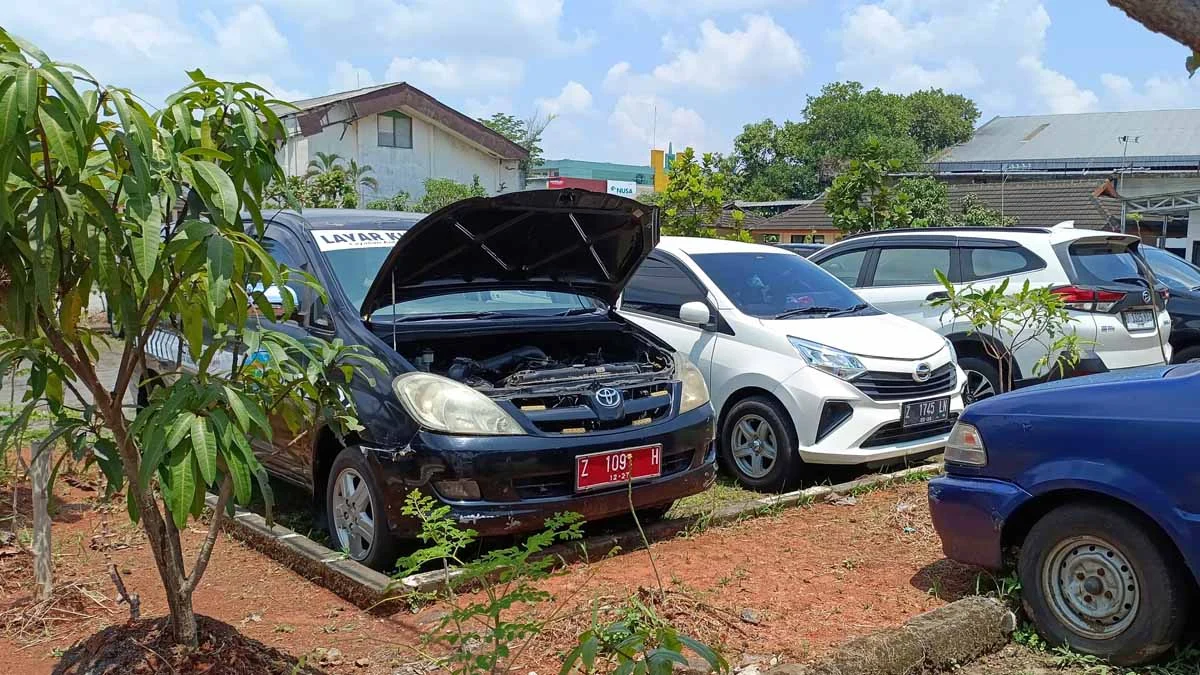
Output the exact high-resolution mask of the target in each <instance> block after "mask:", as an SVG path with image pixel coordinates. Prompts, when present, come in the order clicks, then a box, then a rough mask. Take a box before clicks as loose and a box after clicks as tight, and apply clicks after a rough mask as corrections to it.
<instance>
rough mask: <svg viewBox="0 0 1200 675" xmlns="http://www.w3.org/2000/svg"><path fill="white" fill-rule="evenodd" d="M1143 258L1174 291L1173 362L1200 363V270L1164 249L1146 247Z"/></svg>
mask: <svg viewBox="0 0 1200 675" xmlns="http://www.w3.org/2000/svg"><path fill="white" fill-rule="evenodd" d="M1140 250H1141V252H1142V257H1143V258H1145V260H1146V263H1147V264H1148V265H1149V266H1150V271H1152V272H1154V276H1155V278H1156V279H1157V281H1158V282H1159V283H1160V284H1163V285H1165V286H1166V287H1167V288H1168V289H1170V292H1171V299H1170V300H1169V301H1168V302H1167V313H1168V314H1170V315H1171V349H1172V355H1171V363H1189V362H1193V361H1200V268H1197V267H1196V266H1195V265H1193V264H1191V263H1189V262H1188V261H1186V260H1184V259H1183V258H1180V257H1179V256H1177V255H1175V254H1174V253H1168V252H1167V251H1164V250H1162V249H1161V248H1155V247H1153V246H1145V245H1143V246H1142V247H1141V248H1140Z"/></svg>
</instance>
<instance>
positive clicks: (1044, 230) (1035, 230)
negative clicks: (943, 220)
mask: <svg viewBox="0 0 1200 675" xmlns="http://www.w3.org/2000/svg"><path fill="white" fill-rule="evenodd" d="M1064 222H1066V223H1071V224H1072V226H1073V224H1074V222H1075V221H1073V220H1069V221H1064ZM1055 227H1070V226H1068V225H1065V224H1064V223H1059V224H1058V225H1055ZM1050 230H1051V228H1049V227H1020V226H1013V227H987V226H983V225H978V226H974V227H971V226H960V227H895V228H891V229H888V230H868V231H867V232H858V233H855V234H851V235H847V236H845V237H842V238H841V239H839V240H838V241H846V240H848V239H857V238H859V237H866V236H875V235H880V234H920V233H922V232H935V233H937V232H1024V233H1027V234H1050Z"/></svg>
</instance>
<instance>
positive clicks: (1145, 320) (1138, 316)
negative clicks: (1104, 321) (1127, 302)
mask: <svg viewBox="0 0 1200 675" xmlns="http://www.w3.org/2000/svg"><path fill="white" fill-rule="evenodd" d="M1121 316H1122V317H1123V318H1124V319H1125V327H1126V328H1128V329H1129V330H1154V312H1152V311H1150V310H1148V309H1134V310H1130V311H1128V312H1125V313H1123V314H1122V315H1121Z"/></svg>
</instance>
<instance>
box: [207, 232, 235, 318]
mask: <svg viewBox="0 0 1200 675" xmlns="http://www.w3.org/2000/svg"><path fill="white" fill-rule="evenodd" d="M205 268H206V269H207V270H208V302H209V304H210V305H211V306H212V308H213V313H216V311H217V310H219V309H220V308H221V306H222V305H224V304H225V299H226V298H227V297H228V296H229V283H230V281H231V280H232V279H233V244H231V243H229V240H228V239H226V238H225V237H222V236H221V235H219V234H214V235H212V236H211V237H209V238H208V261H207V262H206V263H205Z"/></svg>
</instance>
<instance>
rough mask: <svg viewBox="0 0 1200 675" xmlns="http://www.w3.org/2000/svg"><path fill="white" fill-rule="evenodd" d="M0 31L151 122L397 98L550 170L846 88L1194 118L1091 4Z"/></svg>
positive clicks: (73, 18)
mask: <svg viewBox="0 0 1200 675" xmlns="http://www.w3.org/2000/svg"><path fill="white" fill-rule="evenodd" d="M0 26H3V27H4V28H5V29H7V30H9V31H12V32H15V33H17V34H18V35H21V36H22V37H25V38H27V39H30V40H33V41H34V42H35V43H36V44H38V45H39V46H40V47H42V48H43V49H44V50H45V51H47V52H48V53H49V54H50V56H51V58H54V59H55V60H59V61H67V62H72V63H78V64H80V65H82V66H84V67H86V68H87V69H88V70H90V71H91V72H92V73H93V74H94V75H95V76H96V77H97V78H99V79H100V80H102V81H104V82H105V83H108V84H114V85H120V86H124V87H128V88H130V89H132V90H133V91H134V92H136V93H138V94H139V95H141V96H142V97H143V98H144V99H145V100H146V101H148V102H149V103H151V104H155V103H158V102H160V101H162V100H163V98H164V97H165V96H166V95H167V94H169V93H171V92H172V91H174V90H176V89H178V88H179V87H180V86H182V85H183V84H184V83H185V82H186V79H185V78H186V76H185V75H184V73H185V71H187V70H189V69H192V68H196V67H199V68H202V69H204V70H205V72H207V73H208V74H209V75H211V76H214V77H219V78H222V79H238V80H242V79H247V80H251V81H254V82H257V83H259V84H261V85H263V86H265V87H267V88H268V89H270V90H272V91H273V92H274V93H275V94H276V95H277V96H278V97H280V98H283V99H287V100H295V99H299V98H305V97H309V96H320V95H322V94H327V93H331V92H334V91H342V90H347V89H353V88H356V87H359V86H367V85H371V84H379V83H383V82H392V81H407V82H409V83H410V84H412V85H413V86H415V87H417V88H419V89H422V90H424V91H426V92H428V93H430V94H432V95H434V96H436V97H437V98H439V99H440V100H441V101H443V102H444V103H446V104H448V105H450V106H453V107H455V108H457V109H459V110H461V111H463V112H465V113H466V114H469V115H472V116H476V117H485V116H489V115H491V114H492V113H494V112H505V113H511V114H514V115H517V116H519V117H521V118H526V117H529V116H531V115H533V114H540V115H543V116H544V115H555V119H554V121H553V122H552V123H551V124H550V126H549V127H548V128H547V130H546V134H545V137H544V141H543V144H542V145H543V147H544V149H545V156H546V157H549V158H573V159H587V160H596V161H614V162H628V163H636V164H646V163H648V162H649V151H650V148H651V147H666V145H667V143H673V144H674V146H675V147H676V148H680V147H684V146H692V147H695V148H696V149H697V150H699V151H717V152H726V151H728V150H729V149H730V147H731V145H732V141H733V138H734V137H735V136H736V135H737V134H738V132H739V131H740V130H741V128H742V126H743V125H745V124H748V123H751V122H756V121H759V120H762V119H764V118H771V119H774V120H775V121H776V122H782V121H783V120H787V119H792V120H798V119H800V118H801V112H802V110H803V108H804V104H805V100H806V97H808V96H811V95H815V94H817V93H818V92H819V91H820V89H821V86H822V85H824V84H825V83H828V82H832V81H837V80H846V79H853V80H858V81H860V82H863V83H864V84H865V85H867V86H868V87H876V86H877V87H880V88H882V89H884V90H886V91H893V92H898V93H907V92H910V91H914V90H917V89H924V88H929V87H940V88H942V89H944V90H946V91H952V92H956V93H961V94H964V95H967V96H969V97H971V98H972V99H973V100H974V101H975V102H976V104H977V105H978V106H979V108H980V111H981V112H982V116H981V118H980V124H982V123H983V122H985V121H987V120H988V119H990V118H991V117H993V116H996V115H1021V114H1045V113H1071V112H1084V111H1111V110H1142V109H1156V108H1180V107H1194V106H1200V77H1197V78H1196V79H1194V80H1190V79H1189V78H1188V76H1187V73H1186V71H1185V69H1184V59H1185V58H1186V56H1187V51H1186V50H1185V49H1184V48H1183V47H1182V46H1180V45H1178V44H1176V43H1174V42H1172V41H1171V40H1169V39H1168V38H1166V37H1164V36H1161V35H1158V34H1154V33H1151V32H1149V31H1148V30H1146V29H1145V28H1143V27H1142V26H1141V25H1140V24H1138V23H1136V22H1134V21H1133V20H1132V19H1129V18H1128V17H1126V16H1125V15H1124V14H1123V13H1122V12H1120V11H1119V10H1117V9H1114V8H1112V7H1110V6H1109V5H1108V4H1107V3H1106V2H1103V0H1041V1H1038V0H875V1H873V2H854V1H850V0H451V1H446V0H257V1H250V0H210V1H208V2H203V1H199V0H178V1H173V0H75V1H69V0H11V1H9V2H3V3H0Z"/></svg>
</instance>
